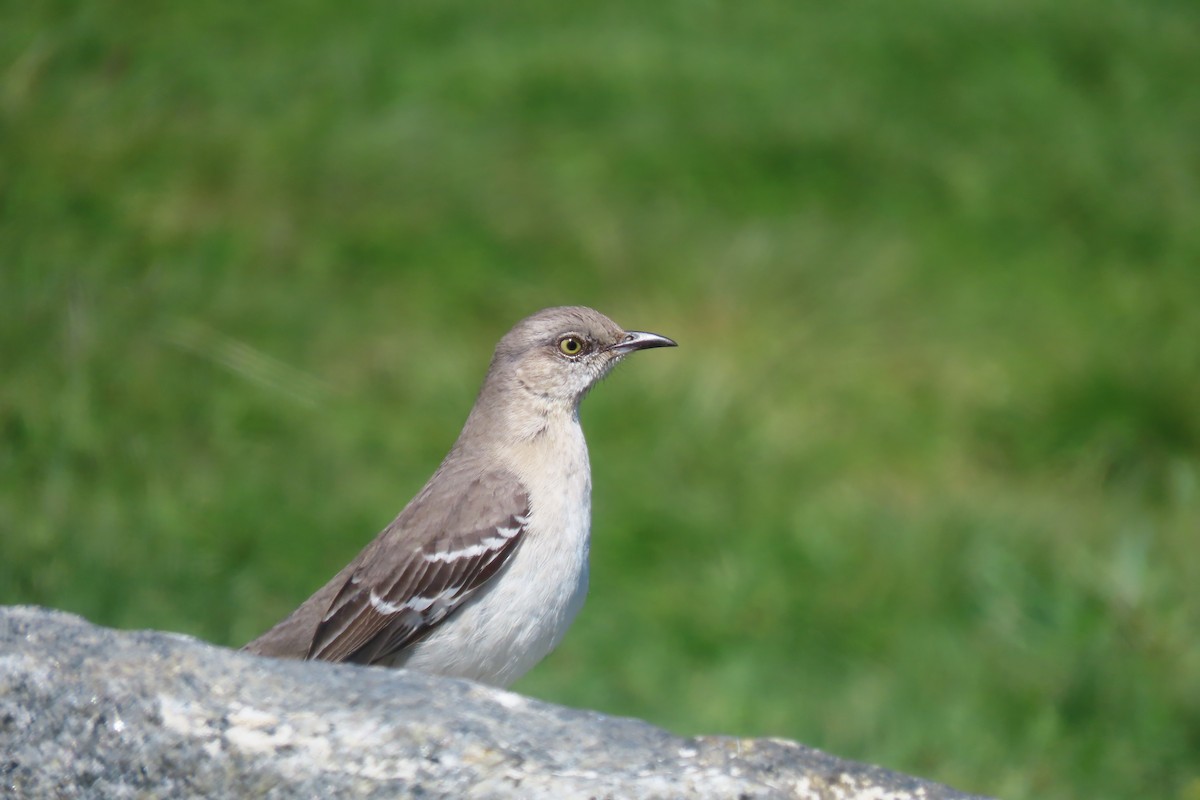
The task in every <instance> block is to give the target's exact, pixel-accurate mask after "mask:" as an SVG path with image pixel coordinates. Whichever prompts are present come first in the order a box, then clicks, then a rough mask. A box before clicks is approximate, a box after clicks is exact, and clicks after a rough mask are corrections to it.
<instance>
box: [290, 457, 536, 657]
mask: <svg viewBox="0 0 1200 800" xmlns="http://www.w3.org/2000/svg"><path fill="white" fill-rule="evenodd" d="M444 477H446V478H451V480H441V481H439V480H437V476H435V479H434V480H431V481H430V483H429V485H427V486H426V488H425V489H424V490H423V491H422V492H421V494H419V495H418V496H417V497H416V498H415V499H414V500H413V501H412V503H410V504H409V505H408V507H407V508H405V509H404V511H402V512H401V513H400V516H398V517H397V518H396V519H395V521H393V522H392V524H391V525H389V526H388V528H387V529H385V530H384V532H383V533H382V534H380V536H379V538H378V539H376V541H375V542H373V543H372V544H371V545H370V546H368V547H367V548H366V549H365V550H364V551H363V552H362V554H361V555H360V556H359V558H358V561H359V565H358V567H357V568H356V569H354V570H353V571H352V572H351V574H350V577H349V578H348V579H347V580H346V582H345V583H344V584H343V585H342V587H341V589H340V590H339V592H338V593H337V595H336V596H335V597H334V599H333V601H332V602H331V603H330V604H329V608H328V610H327V611H326V612H325V614H324V616H323V617H322V619H321V622H320V623H319V624H318V626H317V629H316V632H315V634H314V636H313V640H312V644H311V645H310V647H309V651H308V658H319V659H323V660H327V661H354V662H358V663H368V664H369V663H374V662H376V661H379V660H381V659H383V658H386V657H388V656H390V655H392V654H394V653H396V652H398V651H400V650H402V649H403V648H404V647H407V646H408V645H410V644H412V643H413V642H415V641H417V640H419V639H420V638H422V637H423V636H425V635H427V634H428V633H429V631H431V630H432V629H433V628H435V627H436V626H437V625H438V624H440V623H441V622H442V621H443V620H445V619H446V618H447V617H448V616H449V615H450V614H452V613H453V612H454V610H455V609H457V608H458V607H459V606H461V605H462V603H463V602H465V601H466V600H467V599H468V598H470V597H471V596H472V595H474V594H475V593H476V592H478V591H479V589H481V588H482V587H483V586H484V585H486V584H487V582H488V581H489V580H490V579H491V578H492V577H494V576H495V575H496V573H497V572H499V571H500V569H501V568H502V567H503V566H504V564H505V563H507V561H508V559H509V558H511V557H512V554H513V552H514V551H515V550H516V548H517V546H518V545H519V544H520V542H521V539H522V536H523V534H524V532H525V530H526V527H527V525H528V522H529V513H530V508H529V495H528V493H527V492H526V491H525V489H524V487H523V486H522V485H521V483H520V481H519V480H517V478H516V477H515V476H513V475H511V474H510V473H507V472H501V471H489V472H481V473H479V474H477V475H475V476H473V477H470V478H467V476H444ZM460 477H461V478H466V479H460V480H453V479H452V478H460ZM455 486H457V487H458V490H459V491H457V492H456V494H455V496H449V494H448V492H450V491H453V489H452V488H448V487H455ZM439 489H440V491H439Z"/></svg>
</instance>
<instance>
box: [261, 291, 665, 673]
mask: <svg viewBox="0 0 1200 800" xmlns="http://www.w3.org/2000/svg"><path fill="white" fill-rule="evenodd" d="M674 346H675V342H673V341H671V340H670V339H668V338H666V337H665V336H659V335H658V334H654V333H644V332H641V331H626V330H623V329H622V328H621V327H620V326H618V325H617V324H616V323H615V322H613V321H612V320H610V319H609V318H608V317H606V316H604V315H603V314H601V313H599V312H597V311H593V310H592V309H590V308H584V307H582V306H566V307H560V308H548V309H545V310H543V311H539V312H538V313H536V314H534V315H533V316H531V317H528V318H526V319H524V320H522V321H521V322H519V323H517V325H516V326H515V327H514V328H513V329H512V330H511V331H509V332H508V333H507V334H506V335H505V336H504V338H502V339H501V340H500V343H499V344H498V345H497V346H496V352H495V355H494V356H493V357H492V363H491V366H490V367H489V368H488V372H487V377H486V378H485V379H484V382H483V388H482V389H480V392H479V396H478V398H477V399H476V401H475V407H474V408H472V409H471V413H470V415H469V416H468V417H467V421H466V424H465V425H464V426H463V429H462V433H461V434H459V437H458V440H457V441H456V442H455V443H454V446H453V447H452V448H451V449H450V453H449V454H448V455H447V456H446V458H445V460H443V461H442V464H441V466H439V467H438V469H437V471H436V472H434V473H433V477H431V478H430V479H429V481H428V483H426V484H425V486H424V488H422V489H421V491H420V492H418V493H417V496H416V497H414V498H413V499H412V500H411V501H410V502H409V504H408V505H407V506H405V507H404V510H403V511H401V512H400V514H399V516H397V517H396V519H394V520H393V521H392V523H391V524H390V525H388V526H387V527H386V528H384V529H383V531H382V532H381V533H380V534H379V535H378V536H377V537H375V540H374V541H372V542H371V543H370V544H368V545H367V546H366V547H365V548H364V549H363V550H362V552H361V553H359V554H358V556H357V557H356V558H355V559H354V560H353V561H351V562H350V563H349V564H348V565H346V567H345V568H344V569H343V570H342V571H341V572H339V573H338V574H337V575H335V576H334V577H333V579H332V580H330V581H329V583H327V584H325V586H323V587H322V588H321V589H319V590H318V591H317V592H316V594H314V595H313V596H312V597H310V598H309V599H308V600H306V601H305V602H304V603H303V604H302V605H301V606H300V607H299V608H297V609H296V610H295V611H293V612H292V613H291V614H290V615H289V616H288V617H287V618H286V619H284V620H283V621H282V622H280V623H279V624H277V625H276V626H275V627H273V628H271V629H270V630H269V631H267V632H266V633H264V634H263V635H262V636H260V637H259V638H257V639H255V640H254V641H252V642H250V643H249V644H248V645H246V647H245V649H246V650H248V651H250V652H252V653H258V654H261V655H267V656H276V657H281V658H300V659H323V660H326V661H350V662H355V663H359V664H380V665H386V666H396V667H407V668H411V669H416V670H420V671H423V672H430V673H435V674H439V675H448V676H452V677H459V678H468V679H471V680H476V681H480V682H483V683H488V684H493V685H495V686H502V687H503V686H508V685H510V684H511V683H512V682H513V681H515V680H516V679H517V678H519V677H521V676H522V675H523V674H525V673H526V672H527V671H528V670H529V669H531V668H532V667H533V666H534V665H535V664H537V663H538V662H539V661H541V660H542V658H543V657H545V656H546V654H547V653H549V652H550V651H551V650H553V649H554V648H555V647H556V646H557V645H558V643H559V642H560V641H562V638H563V636H564V634H565V633H566V631H567V628H568V627H569V626H570V624H571V621H572V620H573V619H574V618H575V615H576V613H578V611H579V609H580V607H581V606H582V605H583V600H584V596H585V595H586V594H587V584H588V547H589V541H590V533H589V532H590V528H591V470H590V467H589V465H588V451H587V443H586V442H585V441H584V438H583V430H582V429H581V428H580V426H579V402H580V401H581V400H582V399H583V396H584V395H585V394H587V392H588V390H589V389H591V388H592V386H594V385H595V384H596V382H597V381H599V380H600V379H601V378H602V377H604V375H605V374H607V373H608V371H609V370H610V369H612V367H613V365H615V364H616V363H617V362H618V361H620V360H621V359H622V358H624V357H625V356H626V355H628V354H629V353H632V352H634V351H635V350H645V349H648V348H652V347H674Z"/></svg>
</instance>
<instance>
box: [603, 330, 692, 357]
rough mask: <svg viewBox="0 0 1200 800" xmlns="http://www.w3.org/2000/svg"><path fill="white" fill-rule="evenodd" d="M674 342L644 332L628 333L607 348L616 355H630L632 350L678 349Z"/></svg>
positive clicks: (655, 334)
mask: <svg viewBox="0 0 1200 800" xmlns="http://www.w3.org/2000/svg"><path fill="white" fill-rule="evenodd" d="M678 346H679V345H677V344H676V343H675V342H674V341H672V340H671V339H668V338H667V337H665V336H659V335H658V334H657V333H647V332H646V331H629V332H627V333H626V334H625V338H624V339H623V340H621V341H619V342H617V343H616V344H614V345H612V346H611V347H609V348H608V349H609V350H613V351H615V352H618V353H632V352H633V351H634V350H649V349H650V348H651V347H678Z"/></svg>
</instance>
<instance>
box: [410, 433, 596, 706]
mask: <svg viewBox="0 0 1200 800" xmlns="http://www.w3.org/2000/svg"><path fill="white" fill-rule="evenodd" d="M556 421H557V420H556ZM561 422H562V423H563V424H557V425H550V426H548V427H547V428H546V430H545V431H544V432H543V433H542V435H540V436H538V437H536V438H534V439H532V440H530V441H529V442H525V443H522V444H520V445H517V446H515V447H513V448H511V449H510V450H509V452H506V453H505V456H506V457H505V461H507V462H509V464H510V467H511V468H512V469H513V471H514V472H515V473H516V474H517V475H518V476H519V477H520V478H521V481H522V483H524V484H525V486H526V488H527V489H528V491H529V498H530V505H531V512H530V518H529V526H528V528H527V529H526V531H525V533H524V534H523V536H522V541H521V543H520V544H519V545H518V547H517V549H516V552H515V553H514V554H513V555H512V557H511V558H510V559H509V562H508V563H507V564H506V565H505V566H504V568H503V569H502V570H500V572H498V573H497V574H496V576H495V577H493V578H492V580H491V581H489V582H488V585H487V586H485V587H484V588H483V589H481V590H480V592H479V593H478V594H476V595H475V596H474V597H472V598H471V599H470V600H468V601H467V602H466V603H464V604H463V605H462V607H461V608H459V609H458V610H457V611H456V612H455V613H454V614H453V615H452V616H451V617H450V618H449V619H447V620H446V621H445V622H444V623H443V624H442V625H440V626H439V627H438V628H437V629H436V630H435V631H433V633H431V634H430V635H429V636H428V637H426V638H425V639H423V640H422V641H420V642H418V643H417V644H415V645H413V646H412V647H410V648H407V649H406V650H405V651H403V652H401V653H400V654H398V656H397V657H396V659H395V660H394V661H393V662H392V663H393V664H394V665H395V666H406V667H411V668H413V669H419V670H422V671H425V672H435V673H438V674H442V675H451V676H454V677H461V678H469V679H471V680H477V681H481V682H484V683H490V684H493V685H496V686H508V685H509V684H511V683H512V682H513V681H515V680H517V678H519V677H521V676H522V675H523V674H525V673H526V672H527V671H529V670H530V669H531V668H532V667H533V666H534V665H535V664H537V663H538V662H539V661H541V660H542V658H544V657H545V656H546V654H547V653H549V652H550V651H551V650H553V649H554V648H555V647H556V646H557V645H558V643H559V642H560V641H562V638H563V636H564V635H565V634H566V632H567V628H569V627H570V625H571V622H572V621H573V620H574V618H575V615H576V614H577V613H578V612H579V609H580V608H582V606H583V601H584V598H585V596H586V595H587V584H588V548H589V541H590V536H589V531H590V528H591V471H590V468H589V465H588V454H587V444H586V442H585V441H584V438H583V431H582V429H581V428H580V427H579V423H578V421H577V420H576V419H574V418H573V417H572V418H570V419H569V420H561Z"/></svg>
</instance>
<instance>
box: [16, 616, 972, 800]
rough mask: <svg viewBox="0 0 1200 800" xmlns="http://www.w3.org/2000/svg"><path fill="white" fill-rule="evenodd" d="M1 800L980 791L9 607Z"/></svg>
mask: <svg viewBox="0 0 1200 800" xmlns="http://www.w3.org/2000/svg"><path fill="white" fill-rule="evenodd" d="M0 794H3V795H4V796H5V797H10V796H15V797H19V798H26V797H28V798H57V797H62V798H67V797H70V798H77V797H100V798H126V797H128V798H134V797H136V798H157V797H164V798H167V797H169V798H182V797H320V798H332V797H353V798H364V797H418V796H419V797H428V798H439V797H448V798H461V797H477V798H486V797H521V798H543V797H544V798H607V797H611V798H652V797H653V798H658V797H663V798H667V797H687V796H692V797H722V798H725V797H739V798H742V797H744V798H758V797H764V798H765V797H802V798H873V799H875V800H883V799H884V798H906V797H915V798H966V797H967V795H964V794H961V793H958V792H955V791H954V790H952V789H948V788H946V787H944V786H940V785H938V784H934V783H929V782H927V781H923V780H919V779H917V778H911V777H907V776H905V775H900V774H897V773H895V772H889V771H887V770H883V769H879V768H877V767H871V766H865V765H862V764H856V763H853V762H849V761H843V760H841V759H838V758H834V757H833V756H830V755H826V754H825V753H822V752H820V751H817V750H812V749H810V748H808V747H804V746H803V745H800V744H796V743H794V742H788V741H783V740H779V739H733V738H728V737H720V736H701V737H697V738H692V739H684V738H680V737H677V736H673V735H671V734H669V733H667V732H666V731H663V730H660V729H658V728H655V727H653V726H651V725H648V724H646V723H644V722H640V721H637V720H631V719H617V718H614V717H606V716H604V715H602V714H597V713H592V712H588V711H576V710H572V709H568V708H561V707H559V706H554V705H550V704H548V703H542V702H538V701H535V700H530V699H528V698H525V697H522V696H520V695H517V694H512V693H510V692H504V691H499V690H496V689H491V688H487V687H484V686H478V685H475V684H472V683H468V682H464V681H455V680H446V679H440V678H436V677H430V676H426V675H419V674H416V673H409V672H403V671H399V670H385V669H378V668H363V667H356V666H345V665H334V664H324V663H311V662H310V663H303V662H295V661H275V660H270V659H263V658H258V657H255V656H250V655H247V654H244V653H237V652H232V651H229V650H224V649H221V648H218V647H213V646H211V645H207V644H205V643H203V642H199V641H196V640H194V639H191V638H188V637H186V636H180V635H175V634H164V633H156V632H151V631H142V632H122V631H113V630H108V629H105V628H99V627H96V626H94V625H91V624H89V623H87V622H86V621H84V620H82V619H80V618H79V617H75V616H72V615H69V614H64V613H61V612H54V611H46V610H43V609H37V608H26V607H9V608H0Z"/></svg>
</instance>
